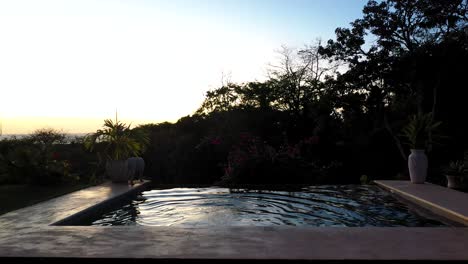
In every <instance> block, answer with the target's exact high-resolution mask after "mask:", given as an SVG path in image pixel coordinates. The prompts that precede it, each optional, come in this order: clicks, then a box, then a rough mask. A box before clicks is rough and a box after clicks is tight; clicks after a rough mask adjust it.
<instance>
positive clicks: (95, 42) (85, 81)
mask: <svg viewBox="0 0 468 264" xmlns="http://www.w3.org/2000/svg"><path fill="white" fill-rule="evenodd" d="M175 2H178V3H179V4H180V5H179V6H178V5H176V4H173V2H171V1H165V2H164V1H150V2H148V1H143V0H140V1H119V2H117V1H106V0H102V1H89V0H80V1H58V0H44V1H33V0H15V1H9V0H5V1H2V0H0V38H1V41H0V89H1V98H2V100H1V101H0V121H1V122H2V124H3V133H4V134H16V133H29V132H32V131H33V130H35V129H37V128H41V127H53V128H57V129H64V130H65V131H68V132H70V133H83V132H91V131H93V130H95V129H97V128H99V127H100V126H101V125H102V120H103V119H105V118H112V117H113V115H114V112H115V109H116V108H117V109H118V111H119V115H122V117H124V118H123V119H122V120H124V121H127V122H128V123H130V122H131V123H132V124H137V123H144V122H147V123H149V122H154V123H157V122H163V121H170V122H175V121H177V120H178V119H179V118H180V117H183V116H186V115H191V114H193V112H194V111H195V110H196V109H197V108H198V107H199V106H200V104H201V102H202V101H203V98H204V94H205V92H206V91H207V90H208V89H211V88H214V87H217V86H219V85H220V84H221V76H222V73H223V72H224V73H231V74H232V78H231V80H232V81H235V82H246V81H255V80H259V81H260V80H263V79H264V78H265V76H266V75H265V73H266V72H265V70H266V65H267V63H269V62H271V61H272V59H273V57H274V52H275V50H277V49H278V48H279V47H280V45H281V44H290V45H302V44H306V43H308V42H310V41H313V40H314V38H315V37H319V36H320V33H316V34H315V35H314V32H310V33H309V32H308V33H307V34H306V33H305V32H304V30H302V31H301V30H299V31H297V32H296V31H293V30H290V29H288V28H287V27H286V26H287V25H284V27H283V28H275V24H274V23H273V22H272V21H273V20H270V19H272V18H269V17H268V16H267V15H266V14H263V13H261V12H263V9H264V8H263V9H261V8H260V7H264V6H267V5H268V4H266V3H265V2H264V1H258V2H257V3H256V4H253V6H252V12H253V13H254V12H257V13H258V20H256V21H243V20H242V19H243V18H242V17H241V18H236V13H235V11H232V9H233V6H235V4H234V3H236V2H235V1H234V2H232V1H226V3H230V5H227V6H229V7H230V8H231V9H230V10H231V11H232V12H234V13H232V12H231V13H229V12H228V11H229V10H224V11H225V12H226V13H223V12H224V11H222V9H219V8H222V7H223V5H222V4H219V1H218V2H217V5H215V4H214V3H215V2H211V1H201V2H200V4H198V5H196V4H195V2H196V1H194V2H186V1H185V2H184V1H181V0H177V1H175ZM240 2H242V3H243V4H244V6H243V8H244V9H245V8H246V7H248V5H246V3H247V2H245V1H240ZM240 2H239V3H240ZM274 2H275V3H279V2H278V1H274ZM181 3H186V5H185V6H183V5H181ZM190 3H191V4H190ZM259 3H260V4H262V5H264V6H261V5H260V4H259ZM281 3H282V4H283V5H285V4H287V2H286V1H283V2H281ZM298 3H299V2H298ZM301 3H302V2H301ZM210 8H213V9H210ZM216 8H218V9H216ZM255 8H256V9H255ZM359 8H360V7H358V8H357V9H359ZM215 9H216V12H217V13H215V12H214V10H215ZM244 9H242V10H244ZM237 11H238V12H240V11H239V10H237ZM244 11H245V10H244ZM244 11H243V12H244ZM244 13H245V12H244ZM236 19H237V20H236ZM334 26H335V25H333V27H334ZM332 34H333V32H330V35H332ZM305 35H308V37H307V38H306V37H305ZM322 37H328V36H323V35H322ZM288 40H291V41H290V42H287V41H288ZM93 120H94V121H93ZM99 120H100V121H99ZM98 121H99V122H98Z"/></svg>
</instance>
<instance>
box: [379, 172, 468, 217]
mask: <svg viewBox="0 0 468 264" xmlns="http://www.w3.org/2000/svg"><path fill="white" fill-rule="evenodd" d="M375 183H376V184H377V185H379V186H381V187H383V188H385V189H387V190H389V191H390V192H392V193H394V194H397V195H399V196H401V197H403V198H404V199H407V200H409V201H411V202H414V203H416V204H418V205H419V206H422V207H424V208H426V209H428V210H430V211H432V212H433V213H435V214H439V215H442V216H443V217H447V218H449V219H451V220H453V221H457V222H459V223H461V224H463V225H465V226H468V193H464V192H460V191H456V190H452V189H449V188H445V187H442V186H439V185H435V184H431V183H425V184H413V183H411V182H410V181H375Z"/></svg>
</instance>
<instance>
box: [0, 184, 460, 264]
mask: <svg viewBox="0 0 468 264" xmlns="http://www.w3.org/2000/svg"><path fill="white" fill-rule="evenodd" d="M143 187H144V185H143V186H142V185H140V186H136V187H133V188H132V187H128V186H125V185H113V184H106V185H102V186H97V187H92V188H89V189H86V190H82V191H78V192H75V193H72V194H69V195H65V196H62V197H59V198H56V199H52V200H50V201H47V202H43V203H40V204H37V205H35V206H31V207H27V208H24V209H20V210H18V211H14V212H11V213H8V214H5V215H3V216H1V217H0V227H1V228H0V257H34V258H39V257H40V258H84V259H88V258H130V259H160V260H167V259H174V260H177V259H178V260H181V259H182V260H185V259H187V260H188V259H276V260H281V259H283V260H285V259H287V260H468V250H466V249H467V245H468V228H466V227H430V228H425V227H388V228H379V227H362V228H361V227H355V228H349V227H346V228H341V227H289V226H275V227H273V226H272V227H254V226H252V227H210V228H179V227H145V226H116V227H102V226H51V225H50V224H52V223H55V222H57V221H58V220H60V219H63V218H66V217H70V216H71V215H73V214H75V213H77V212H79V211H81V210H82V209H84V208H89V207H90V206H94V205H95V204H100V203H102V202H103V201H105V200H106V199H109V198H115V197H117V196H119V195H124V194H126V193H128V192H130V191H132V190H135V188H143ZM63 203H65V204H68V205H63ZM67 208H68V209H67ZM65 209H66V210H65Z"/></svg>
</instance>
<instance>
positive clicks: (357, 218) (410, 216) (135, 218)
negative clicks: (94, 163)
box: [92, 185, 444, 227]
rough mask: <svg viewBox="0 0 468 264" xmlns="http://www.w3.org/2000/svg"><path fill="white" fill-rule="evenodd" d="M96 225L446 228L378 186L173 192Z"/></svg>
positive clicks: (151, 194) (150, 195)
mask: <svg viewBox="0 0 468 264" xmlns="http://www.w3.org/2000/svg"><path fill="white" fill-rule="evenodd" d="M92 225H146V226H190V227H194V226H246V225H256V226H269V225H293V226H444V224H442V223H440V222H438V221H436V220H432V219H425V218H422V217H420V216H418V215H416V214H414V213H412V212H410V210H409V208H408V207H407V206H406V205H405V204H402V203H400V202H398V201H397V200H396V199H394V198H393V197H392V196H391V195H390V194H389V193H387V192H385V191H382V190H381V189H380V188H378V187H376V186H362V185H359V186H353V185H343V186H310V187H307V188H303V189H302V190H301V191H298V192H284V191H259V190H245V189H236V190H234V189H232V190H230V189H226V188H215V187H213V188H174V189H165V190H151V191H146V192H143V193H142V194H141V195H140V196H139V197H138V199H136V200H134V201H132V202H130V203H128V204H127V205H125V206H123V207H122V208H120V209H117V210H115V211H112V212H109V213H107V214H104V215H102V216H101V218H100V219H99V220H96V221H94V222H93V223H92Z"/></svg>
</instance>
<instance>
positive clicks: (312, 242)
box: [0, 226, 468, 260]
mask: <svg viewBox="0 0 468 264" xmlns="http://www.w3.org/2000/svg"><path fill="white" fill-rule="evenodd" d="M466 245H468V228H419V227H410V228H408V227H405V228H399V227H398V228H397V227H394V228H378V227H365V228H341V227H315V228H303V227H301V228H296V227H213V228H177V227H143V226H121V227H70V226H68V227H65V226H46V227H43V228H40V229H37V228H26V229H15V230H14V232H8V231H7V232H6V231H1V232H0V256H3V257H18V256H21V257H53V258H57V257H67V258H150V259H291V260H468V250H466Z"/></svg>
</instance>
